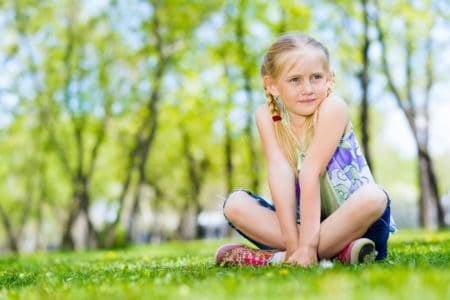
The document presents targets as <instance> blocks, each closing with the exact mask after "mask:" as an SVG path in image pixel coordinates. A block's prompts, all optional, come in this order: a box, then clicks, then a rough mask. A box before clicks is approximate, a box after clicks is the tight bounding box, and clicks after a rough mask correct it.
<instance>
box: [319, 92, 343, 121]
mask: <svg viewBox="0 0 450 300" xmlns="http://www.w3.org/2000/svg"><path fill="white" fill-rule="evenodd" d="M336 117H338V118H336ZM339 117H340V118H339ZM321 119H325V120H327V119H328V120H329V119H341V120H345V121H346V122H347V121H348V120H349V113H348V106H347V103H346V102H345V101H344V99H342V98H341V97H339V96H335V95H331V96H329V97H327V98H326V99H325V100H324V101H323V102H322V103H321V104H320V107H319V111H318V121H320V120H321Z"/></svg>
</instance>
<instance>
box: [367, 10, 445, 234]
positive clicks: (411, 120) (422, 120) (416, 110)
mask: <svg viewBox="0 0 450 300" xmlns="http://www.w3.org/2000/svg"><path fill="white" fill-rule="evenodd" d="M376 4H377V11H376V18H375V25H376V28H377V31H378V41H379V43H380V44H381V50H382V51H381V59H382V69H383V72H384V74H385V76H386V80H387V85H388V88H389V90H390V91H391V93H392V94H393V96H394V99H395V101H396V102H397V105H398V107H399V108H400V109H401V110H402V112H403V113H404V115H405V117H406V119H407V122H408V125H409V127H410V129H411V131H412V134H413V137H414V141H415V143H416V147H417V154H418V171H419V172H418V179H419V184H420V198H419V206H420V209H419V212H420V224H421V225H422V226H425V227H434V226H436V223H437V226H439V227H444V226H445V225H446V224H445V213H444V209H443V206H442V204H441V203H440V197H439V191H438V183H437V178H436V175H435V171H434V167H433V161H432V157H431V155H430V152H429V147H428V146H429V143H428V141H429V106H430V100H431V97H430V93H431V88H432V87H433V85H434V84H435V79H436V78H435V75H434V62H433V53H432V43H433V37H432V35H431V32H432V29H433V25H434V22H435V19H434V17H435V14H434V13H433V9H432V8H433V7H432V6H431V2H430V1H425V2H423V3H421V5H420V6H419V5H416V6H413V5H411V4H410V3H409V2H404V1H397V2H396V3H394V4H389V5H388V4H386V3H384V4H385V5H383V6H382V5H380V3H378V2H376ZM382 17H383V21H382V20H381V18H382ZM419 20H420V22H419ZM386 28H390V30H389V35H387V34H386V32H387V29H386ZM397 28H399V29H397ZM392 29H396V30H395V31H394V30H392ZM393 39H396V40H397V41H401V42H402V47H403V49H402V51H403V52H404V54H405V61H404V68H405V69H404V77H405V80H404V82H403V88H402V89H403V90H401V89H400V88H399V87H398V86H399V85H400V84H401V83H400V82H398V81H397V82H395V81H394V78H397V77H399V76H397V75H394V68H397V67H392V64H389V61H388V59H389V54H390V53H389V51H388V46H389V45H392V44H396V43H395V42H394V41H393ZM416 56H420V57H422V58H424V59H423V62H424V65H423V68H417V67H414V68H413V64H417V63H419V62H420V61H422V60H418V59H417V58H416ZM418 69H422V70H425V73H424V74H421V75H422V76H423V77H424V78H425V80H416V79H415V78H414V75H415V74H413V71H415V70H418ZM417 73H420V72H417ZM419 88H421V89H422V91H421V93H418V90H419ZM420 94H422V95H423V96H422V98H421V99H419V97H418V95H420Z"/></svg>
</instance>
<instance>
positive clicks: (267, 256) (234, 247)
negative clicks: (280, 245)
mask: <svg viewBox="0 0 450 300" xmlns="http://www.w3.org/2000/svg"><path fill="white" fill-rule="evenodd" d="M274 254H275V251H270V250H260V249H252V248H250V247H248V246H246V245H243V244H227V245H223V246H222V247H220V248H219V249H217V252H216V255H215V258H216V265H219V266H226V267H229V266H267V265H268V264H269V263H270V260H271V259H272V257H273V255H274Z"/></svg>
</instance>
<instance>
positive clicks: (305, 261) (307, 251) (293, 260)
mask: <svg viewBox="0 0 450 300" xmlns="http://www.w3.org/2000/svg"><path fill="white" fill-rule="evenodd" d="M286 262H287V263H290V264H296V265H300V266H302V267H308V266H311V265H314V264H316V263H317V250H316V249H314V248H309V247H300V248H297V250H295V252H294V253H293V254H292V255H291V256H288V259H287V261H286Z"/></svg>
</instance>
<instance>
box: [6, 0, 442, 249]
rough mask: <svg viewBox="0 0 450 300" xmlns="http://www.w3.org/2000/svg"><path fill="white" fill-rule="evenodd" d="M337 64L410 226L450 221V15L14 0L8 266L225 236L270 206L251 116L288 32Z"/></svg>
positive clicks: (333, 6) (367, 6)
mask: <svg viewBox="0 0 450 300" xmlns="http://www.w3.org/2000/svg"><path fill="white" fill-rule="evenodd" d="M288 31H301V32H304V33H307V34H309V35H312V36H314V37H315V38H316V39H318V40H319V41H321V42H322V43H324V44H325V45H326V46H327V47H328V48H329V50H330V53H331V57H332V67H333V69H334V71H335V73H336V86H335V91H334V92H335V93H336V94H338V95H340V96H341V97H343V98H344V99H345V100H346V101H347V103H348V104H349V107H350V109H351V118H352V122H353V125H354V128H355V130H356V131H357V136H358V138H359V140H360V142H361V145H362V146H363V148H364V152H365V154H366V157H367V158H368V161H369V163H370V165H371V167H372V169H373V172H374V175H375V177H376V180H377V181H378V183H379V184H380V185H382V186H383V187H384V188H385V189H386V190H387V191H388V192H389V193H390V195H391V198H392V209H393V215H394V218H395V219H396V221H397V223H398V225H399V227H400V229H402V228H414V227H426V228H443V227H446V226H448V224H449V223H450V215H449V214H450V176H448V172H449V170H450V156H449V154H450V139H449V138H448V133H449V131H450V120H449V115H450V101H449V100H448V97H449V96H448V95H449V94H450V88H449V85H448V82H449V77H450V72H449V70H450V56H449V55H448V53H450V34H449V32H450V2H449V1H447V0H434V1H433V0H429V1H426V0H410V1H403V0H397V1H387V0H379V1H374V0H360V1H344V0H342V1H320V0H319V1H318V0H314V1H312V0H311V1H282V0H280V1H265V0H252V1H243V0H241V1H240V0H233V1H216V0H208V1H200V0H198V1H196V0H166V1H159V0H148V1H143V0H116V1H113V0H95V1H92V0H79V1H69V0H67V1H66V0H42V1H32V0H16V1H13V0H1V1H0V37H1V38H0V70H1V72H0V160H1V163H0V252H9V251H13V252H16V251H21V252H25V251H36V250H49V249H82V248H98V247H100V248H104V247H121V246H125V245H127V244H131V243H158V242H162V241H165V240H170V239H195V238H220V237H224V236H229V235H230V234H231V232H230V230H229V229H228V228H227V225H226V222H225V220H224V218H223V216H222V213H221V205H222V202H223V200H224V199H225V197H226V195H227V194H228V193H229V191H231V190H233V189H236V188H246V189H249V190H251V191H253V192H254V193H258V194H261V195H262V196H264V197H266V198H270V195H269V192H268V187H267V178H266V169H265V168H266V166H265V162H264V159H263V157H262V153H261V146H260V143H259V139H258V134H257V131H256V129H255V126H254V120H253V112H254V110H255V108H256V107H257V106H258V105H260V104H262V103H264V101H265V99H264V93H263V89H262V85H261V79H260V76H259V66H260V63H261V61H262V56H263V55H264V53H265V51H266V50H267V48H268V47H269V46H270V44H271V43H272V42H273V41H274V39H276V37H277V36H279V35H280V34H281V33H284V32H288Z"/></svg>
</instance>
